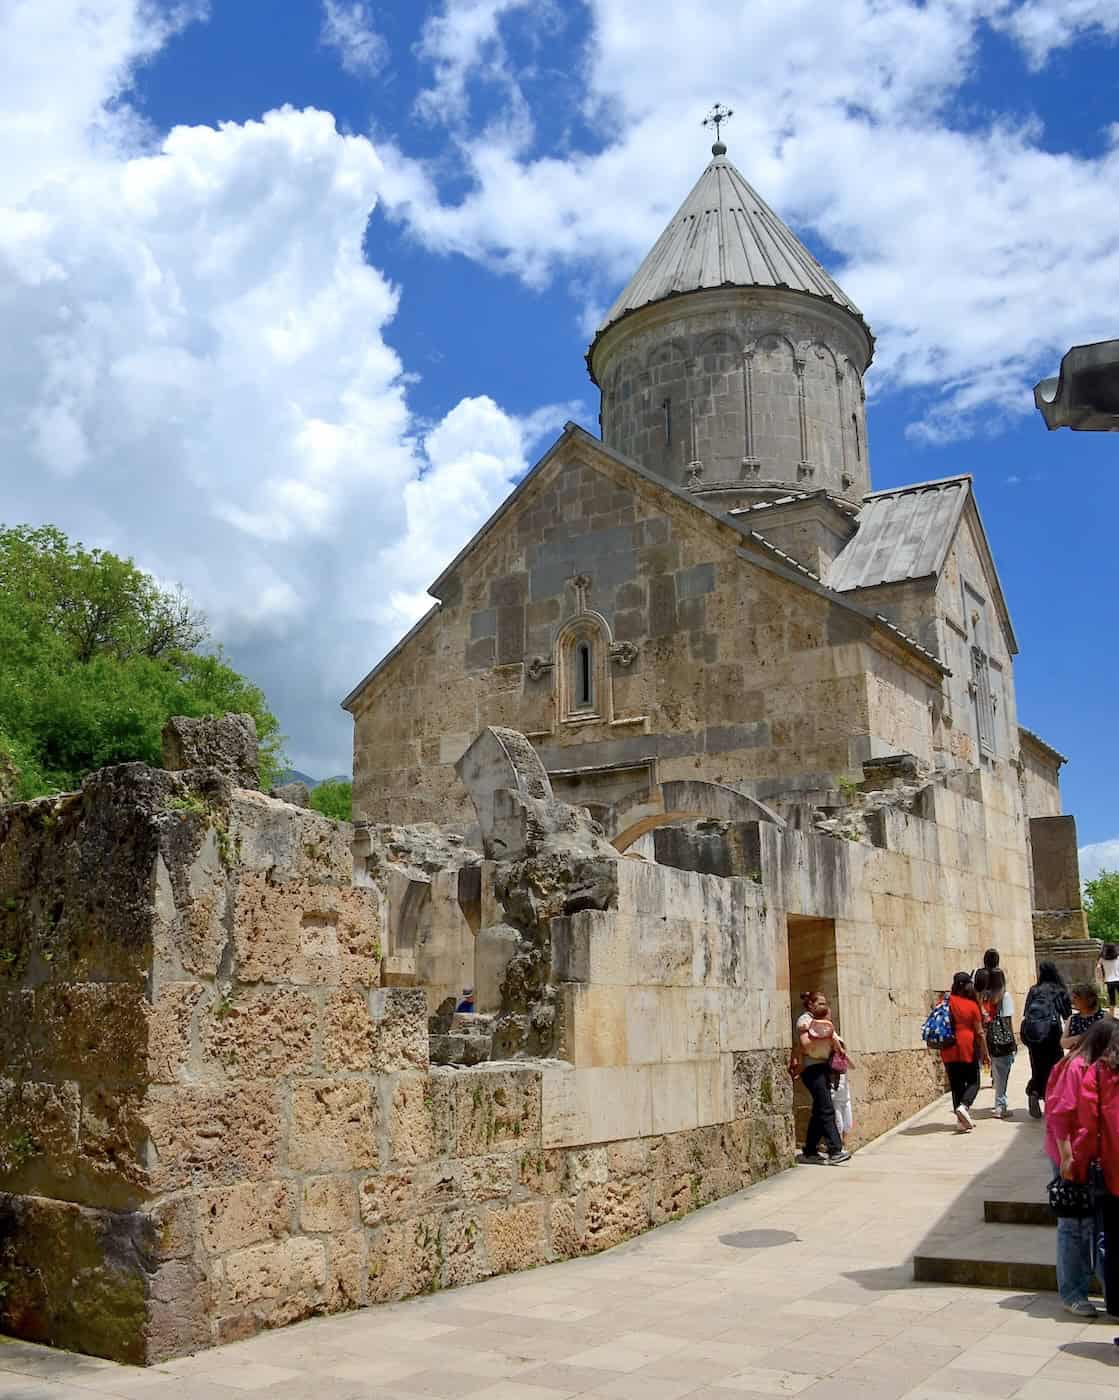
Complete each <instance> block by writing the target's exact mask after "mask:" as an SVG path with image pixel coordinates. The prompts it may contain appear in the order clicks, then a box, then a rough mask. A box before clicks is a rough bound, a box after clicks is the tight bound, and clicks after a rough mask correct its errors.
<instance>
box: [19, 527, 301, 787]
mask: <svg viewBox="0 0 1119 1400" xmlns="http://www.w3.org/2000/svg"><path fill="white" fill-rule="evenodd" d="M207 640H208V633H207V628H206V621H205V618H204V617H203V615H202V614H201V613H199V612H197V611H196V610H195V609H194V608H193V607H192V606H191V603H190V601H189V599H188V598H187V597H186V596H185V594H184V593H183V592H182V590H180V589H166V588H161V587H160V586H159V585H158V584H157V583H156V582H155V580H154V579H153V578H152V577H151V576H150V575H149V574H146V573H144V571H143V570H142V569H139V568H137V566H136V565H135V564H134V563H133V562H132V560H131V559H122V558H120V557H119V556H117V555H115V554H110V553H108V552H107V551H105V550H96V549H95V550H87V549H85V548H84V547H83V546H82V545H81V544H76V545H72V544H71V543H70V542H69V540H68V539H67V538H66V536H65V535H64V534H63V533H62V532H61V531H60V530H57V529H55V528H54V527H53V526H43V527H40V528H32V527H30V526H17V527H15V528H4V527H0V752H6V753H7V754H8V756H9V760H10V761H11V762H14V763H15V765H16V766H17V767H18V768H19V770H20V780H19V787H18V795H19V796H20V797H23V798H27V797H33V796H38V795H39V794H41V793H46V792H57V791H62V790H65V789H68V788H74V787H76V786H78V784H79V783H80V782H81V779H82V778H83V777H84V775H85V774H86V773H88V772H91V771H92V770H93V769H95V768H100V767H103V766H104V765H105V764H108V763H124V762H130V761H133V760H137V759H139V760H143V761H144V762H146V763H153V764H154V763H158V762H159V757H160V731H161V730H162V728H163V725H164V722H165V721H166V720H167V719H168V718H169V717H170V716H171V715H173V714H180V715H193V716H196V717H199V716H203V715H222V714H228V713H230V712H231V711H243V712H246V713H248V714H251V715H252V716H253V718H254V720H255V721H256V726H257V733H258V735H259V737H260V741H261V748H260V753H261V782H262V784H263V785H264V786H268V785H269V784H270V783H271V782H272V781H273V780H274V778H275V775H276V773H277V772H278V771H279V769H280V768H281V767H282V766H283V765H282V757H281V754H280V742H281V740H280V734H279V725H278V722H277V720H276V717H275V715H273V714H272V712H271V711H270V710H269V708H268V705H267V702H266V701H265V698H264V695H263V694H262V692H261V691H260V690H259V689H258V688H257V687H256V686H255V685H253V684H252V683H251V682H250V681H248V680H246V679H245V678H244V677H243V676H240V675H238V673H237V672H236V671H234V670H233V668H232V667H231V666H229V664H228V663H227V662H226V660H225V658H224V656H223V655H222V653H221V650H220V648H216V649H213V650H208V651H200V650H199V647H201V646H203V645H204V644H205V643H206V642H207Z"/></svg>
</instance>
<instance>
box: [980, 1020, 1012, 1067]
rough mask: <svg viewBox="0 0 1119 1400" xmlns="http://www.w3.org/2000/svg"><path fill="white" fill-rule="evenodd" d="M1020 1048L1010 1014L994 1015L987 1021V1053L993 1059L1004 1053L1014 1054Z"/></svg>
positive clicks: (1000, 1056)
mask: <svg viewBox="0 0 1119 1400" xmlns="http://www.w3.org/2000/svg"><path fill="white" fill-rule="evenodd" d="M1017 1049H1018V1042H1017V1041H1016V1040H1015V1039H1014V1026H1013V1024H1012V1023H1011V1020H1010V1017H1009V1016H992V1018H991V1019H990V1021H988V1022H987V1053H988V1054H989V1055H990V1057H991V1059H992V1060H998V1059H1001V1058H1002V1056H1003V1055H1013V1054H1014V1052H1015V1051H1016V1050H1017Z"/></svg>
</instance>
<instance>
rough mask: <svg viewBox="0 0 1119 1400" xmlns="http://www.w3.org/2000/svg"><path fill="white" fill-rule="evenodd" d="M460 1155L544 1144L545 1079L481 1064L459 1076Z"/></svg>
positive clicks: (530, 1072) (456, 1089)
mask: <svg viewBox="0 0 1119 1400" xmlns="http://www.w3.org/2000/svg"><path fill="white" fill-rule="evenodd" d="M454 1092H455V1151H456V1154H457V1155H458V1156H461V1157H473V1156H478V1155H481V1154H483V1153H490V1152H494V1151H495V1150H506V1151H514V1150H516V1149H518V1148H526V1147H533V1146H535V1145H537V1144H539V1142H540V1077H539V1073H538V1071H536V1070H533V1069H511V1068H509V1067H507V1066H502V1065H484V1066H483V1065H478V1066H477V1067H476V1068H474V1069H470V1070H462V1071H459V1072H458V1077H457V1079H456V1080H455V1082H454Z"/></svg>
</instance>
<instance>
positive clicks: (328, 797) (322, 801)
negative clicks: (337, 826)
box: [311, 778, 354, 822]
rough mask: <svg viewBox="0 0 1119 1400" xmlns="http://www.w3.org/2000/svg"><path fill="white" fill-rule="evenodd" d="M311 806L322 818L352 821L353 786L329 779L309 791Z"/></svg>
mask: <svg viewBox="0 0 1119 1400" xmlns="http://www.w3.org/2000/svg"><path fill="white" fill-rule="evenodd" d="M311 806H312V807H313V808H314V809H315V811H316V812H321V813H322V814H323V816H324V817H333V818H334V819H335V821H340V822H349V821H353V819H354V785H353V783H346V782H339V781H338V780H336V779H333V778H332V779H330V780H329V781H327V782H325V783H320V784H319V785H318V787H317V788H312V790H311Z"/></svg>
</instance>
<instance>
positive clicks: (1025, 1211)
mask: <svg viewBox="0 0 1119 1400" xmlns="http://www.w3.org/2000/svg"><path fill="white" fill-rule="evenodd" d="M983 1219H984V1220H985V1221H986V1222H987V1223H988V1224H989V1225H1040V1226H1043V1227H1044V1228H1045V1229H1049V1230H1052V1229H1054V1228H1055V1227H1056V1224H1057V1217H1056V1216H1055V1215H1054V1214H1053V1212H1052V1211H1051V1210H1050V1209H1049V1205H1048V1202H1046V1201H1039V1200H1037V1199H1036V1197H1035V1198H1034V1199H1033V1200H1027V1199H1025V1198H1024V1197H1023V1198H1018V1199H1014V1198H1011V1199H1008V1200H1001V1201H984V1202H983Z"/></svg>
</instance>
